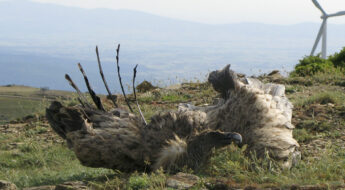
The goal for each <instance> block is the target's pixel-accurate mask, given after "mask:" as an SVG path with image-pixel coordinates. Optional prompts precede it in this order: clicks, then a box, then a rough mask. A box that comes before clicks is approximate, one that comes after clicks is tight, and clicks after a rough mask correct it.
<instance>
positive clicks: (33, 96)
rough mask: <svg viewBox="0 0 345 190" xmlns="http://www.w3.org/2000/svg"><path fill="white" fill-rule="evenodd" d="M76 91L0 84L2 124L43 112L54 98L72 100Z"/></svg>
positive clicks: (0, 120) (0, 118)
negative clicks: (44, 89) (45, 89)
mask: <svg viewBox="0 0 345 190" xmlns="http://www.w3.org/2000/svg"><path fill="white" fill-rule="evenodd" d="M73 97H74V93H72V92H67V91H59V90H48V91H45V92H42V91H41V90H40V89H39V88H32V87H27V86H10V87H5V86H0V124H1V123H6V122H8V121H11V120H14V119H18V118H22V117H24V116H27V115H32V114H37V113H38V114H43V113H44V111H45V108H46V107H47V106H48V105H49V102H50V101H52V100H60V101H71V99H73Z"/></svg>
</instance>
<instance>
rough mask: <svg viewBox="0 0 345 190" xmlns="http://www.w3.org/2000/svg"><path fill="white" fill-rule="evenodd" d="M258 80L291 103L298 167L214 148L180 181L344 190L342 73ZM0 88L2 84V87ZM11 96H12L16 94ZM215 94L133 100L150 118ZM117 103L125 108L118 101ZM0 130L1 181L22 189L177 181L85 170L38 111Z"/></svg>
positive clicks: (162, 93) (201, 89)
mask: <svg viewBox="0 0 345 190" xmlns="http://www.w3.org/2000/svg"><path fill="white" fill-rule="evenodd" d="M258 78H259V79H260V80H262V81H264V82H275V83H281V84H284V85H285V86H286V94H287V95H288V97H289V99H290V100H291V101H292V103H293V105H294V110H293V124H294V125H295V126H296V129H295V130H294V138H296V139H297V140H298V142H299V143H300V145H301V147H300V150H301V152H302V160H301V162H300V164H299V165H298V166H297V167H295V168H292V169H291V170H288V171H287V170H281V169H279V168H277V167H276V166H275V164H274V161H273V160H271V159H270V158H265V159H255V158H249V157H246V156H244V153H243V151H244V149H245V148H242V149H241V148H236V147H234V146H229V147H226V148H225V149H221V150H219V151H215V152H214V155H213V157H212V158H211V160H210V163H209V165H208V166H207V167H206V168H205V169H204V170H203V172H201V173H193V171H188V170H186V171H184V172H185V173H191V174H193V175H197V176H199V177H198V178H193V177H191V178H188V176H185V178H186V179H188V180H191V181H193V180H192V179H194V182H193V183H195V185H194V189H200V188H202V187H203V188H208V189H217V188H222V189H232V188H244V187H246V186H247V187H248V186H251V187H252V188H268V187H276V188H298V187H303V188H306V186H305V185H313V186H309V187H311V188H316V189H324V188H327V187H328V188H339V187H343V188H344V187H345V186H344V180H345V175H344V174H345V167H344V166H345V151H344V150H345V100H344V95H345V85H344V84H343V83H342V81H344V80H345V75H344V74H341V72H335V71H333V72H328V71H325V72H317V73H315V74H313V75H310V76H304V77H301V76H293V75H291V76H289V77H287V78H284V77H281V76H280V75H277V74H274V73H273V74H270V75H261V76H259V77H258ZM3 88H5V87H2V88H1V89H3ZM13 88H14V89H20V91H21V92H23V94H25V93H27V92H28V91H29V92H30V93H33V92H34V93H33V94H39V89H34V88H28V87H13ZM13 91H16V92H15V93H18V91H17V90H13ZM7 93H9V92H7ZM58 93H62V94H64V93H65V92H58V91H51V92H49V91H48V94H49V95H52V94H55V95H57V94H58ZM67 94H68V96H69V95H71V94H69V93H67ZM33 96H34V95H33ZM217 96H218V95H217V93H216V92H215V91H214V90H213V89H212V88H211V86H210V85H209V84H208V83H204V82H193V83H191V82H188V83H183V84H181V85H177V86H175V87H174V88H173V89H153V90H151V91H147V92H142V93H139V94H138V101H139V103H140V105H141V108H142V111H143V113H144V115H145V117H146V119H148V120H149V119H150V117H151V116H152V115H153V114H154V113H157V112H161V111H164V110H169V109H170V110H171V109H176V106H177V105H178V103H180V102H191V103H193V104H195V105H207V104H212V102H213V100H214V98H217ZM102 99H103V101H105V102H107V103H106V105H107V106H108V107H107V108H108V109H109V108H110V106H111V104H110V102H109V100H106V98H105V97H102ZM73 101H76V100H73ZM73 101H72V100H66V102H65V103H66V104H70V105H73V104H76V103H77V102H74V103H73ZM118 102H119V103H120V105H122V107H125V102H124V99H123V98H122V97H121V96H119V98H118ZM42 108H43V107H42ZM41 113H43V112H41ZM0 131H1V134H0V144H1V146H0V149H1V158H2V159H1V160H0V179H3V180H8V181H11V182H13V183H15V184H16V185H17V186H18V187H21V188H23V187H32V186H41V185H50V186H54V185H57V184H61V183H63V182H67V181H83V182H79V183H74V185H76V184H77V185H78V184H79V185H82V186H83V185H84V186H89V187H93V188H95V189H124V188H128V189H165V188H167V184H166V180H167V179H170V180H171V179H179V177H177V178H176V177H174V176H171V175H169V174H165V173H163V172H162V171H159V172H157V173H153V174H142V173H132V174H125V173H120V172H116V171H115V172H114V171H111V170H107V169H93V168H87V167H84V166H82V165H80V163H79V162H78V160H77V159H76V157H75V155H74V154H73V152H71V151H70V150H68V149H67V147H66V144H65V142H63V141H62V139H61V138H59V137H58V136H57V135H56V134H55V133H53V132H52V129H51V128H50V127H49V125H48V124H47V121H46V119H45V118H44V116H43V115H42V114H37V117H32V118H31V119H26V120H25V119H23V120H17V121H16V122H11V123H7V124H4V125H1V126H0ZM253 159H254V160H253ZM188 180H187V181H188ZM180 182H181V181H180ZM69 185H71V183H69ZM292 185H295V186H292ZM65 186H68V185H65Z"/></svg>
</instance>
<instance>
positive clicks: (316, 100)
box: [294, 91, 345, 107]
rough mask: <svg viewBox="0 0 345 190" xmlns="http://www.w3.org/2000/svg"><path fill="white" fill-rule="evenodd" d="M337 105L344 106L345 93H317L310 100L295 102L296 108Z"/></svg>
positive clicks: (301, 99)
mask: <svg viewBox="0 0 345 190" xmlns="http://www.w3.org/2000/svg"><path fill="white" fill-rule="evenodd" d="M328 103H331V104H335V105H344V104H345V99H344V93H343V92H332V91H329V92H320V93H315V94H313V95H312V96H310V97H308V98H299V99H297V101H295V102H294V105H295V106H298V107H300V106H307V105H310V104H328Z"/></svg>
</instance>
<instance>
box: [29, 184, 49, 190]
mask: <svg viewBox="0 0 345 190" xmlns="http://www.w3.org/2000/svg"><path fill="white" fill-rule="evenodd" d="M23 190H55V186H52V185H44V186H38V187H29V188H24V189H23Z"/></svg>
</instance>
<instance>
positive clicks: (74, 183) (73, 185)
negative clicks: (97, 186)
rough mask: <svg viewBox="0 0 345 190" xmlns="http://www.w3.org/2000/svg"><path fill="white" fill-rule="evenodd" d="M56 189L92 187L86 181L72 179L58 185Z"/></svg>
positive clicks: (70, 189)
mask: <svg viewBox="0 0 345 190" xmlns="http://www.w3.org/2000/svg"><path fill="white" fill-rule="evenodd" d="M55 190H91V188H90V187H88V186H87V183H85V182H82V181H72V182H65V183H63V184H60V185H57V186H56V188H55Z"/></svg>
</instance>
